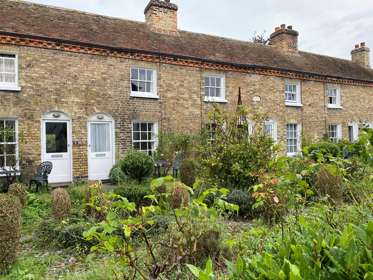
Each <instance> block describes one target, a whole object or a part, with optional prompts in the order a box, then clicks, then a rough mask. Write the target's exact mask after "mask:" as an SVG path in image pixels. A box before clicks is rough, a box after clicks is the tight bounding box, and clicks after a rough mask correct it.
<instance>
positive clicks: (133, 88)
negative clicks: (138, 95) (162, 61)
mask: <svg viewBox="0 0 373 280" xmlns="http://www.w3.org/2000/svg"><path fill="white" fill-rule="evenodd" d="M131 88H132V91H139V84H138V82H131Z"/></svg>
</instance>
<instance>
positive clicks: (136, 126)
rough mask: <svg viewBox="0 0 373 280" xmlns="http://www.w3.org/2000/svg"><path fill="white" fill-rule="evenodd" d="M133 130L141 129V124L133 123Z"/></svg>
mask: <svg viewBox="0 0 373 280" xmlns="http://www.w3.org/2000/svg"><path fill="white" fill-rule="evenodd" d="M133 131H140V124H139V123H134V124H133Z"/></svg>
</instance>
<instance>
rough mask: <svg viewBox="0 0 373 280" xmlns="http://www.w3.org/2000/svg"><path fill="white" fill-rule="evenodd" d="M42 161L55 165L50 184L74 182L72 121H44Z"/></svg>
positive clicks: (50, 176)
mask: <svg viewBox="0 0 373 280" xmlns="http://www.w3.org/2000/svg"><path fill="white" fill-rule="evenodd" d="M42 160H43V161H50V162H52V164H53V168H52V173H51V174H50V175H49V178H48V180H49V183H69V182H71V181H72V171H71V133H70V121H66V120H43V122H42Z"/></svg>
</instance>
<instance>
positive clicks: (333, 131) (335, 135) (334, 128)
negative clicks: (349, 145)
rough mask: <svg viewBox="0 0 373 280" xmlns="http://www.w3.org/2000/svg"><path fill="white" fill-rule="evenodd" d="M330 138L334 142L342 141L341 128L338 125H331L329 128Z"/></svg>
mask: <svg viewBox="0 0 373 280" xmlns="http://www.w3.org/2000/svg"><path fill="white" fill-rule="evenodd" d="M328 137H329V140H330V141H332V142H338V141H339V140H341V139H342V131H341V126H340V125H338V124H329V126H328Z"/></svg>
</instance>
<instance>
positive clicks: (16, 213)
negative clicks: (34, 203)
mask: <svg viewBox="0 0 373 280" xmlns="http://www.w3.org/2000/svg"><path fill="white" fill-rule="evenodd" d="M20 229H21V204H20V202H19V199H18V198H17V197H15V196H12V195H9V194H0V273H4V272H7V271H8V269H9V268H10V266H11V265H12V264H13V263H14V262H15V261H16V257H17V252H18V248H19V241H20V237H21V233H20Z"/></svg>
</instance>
